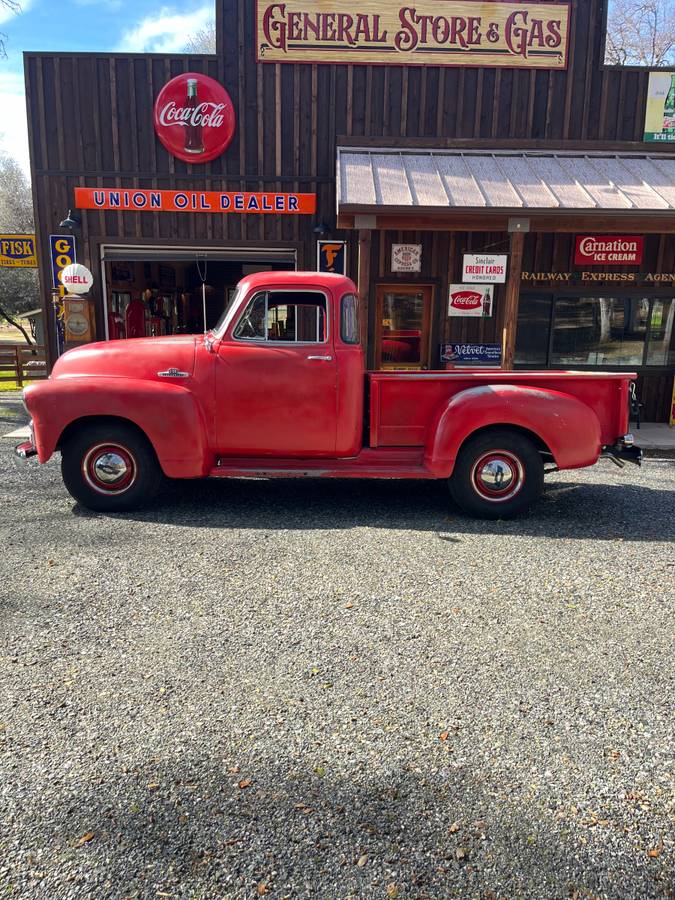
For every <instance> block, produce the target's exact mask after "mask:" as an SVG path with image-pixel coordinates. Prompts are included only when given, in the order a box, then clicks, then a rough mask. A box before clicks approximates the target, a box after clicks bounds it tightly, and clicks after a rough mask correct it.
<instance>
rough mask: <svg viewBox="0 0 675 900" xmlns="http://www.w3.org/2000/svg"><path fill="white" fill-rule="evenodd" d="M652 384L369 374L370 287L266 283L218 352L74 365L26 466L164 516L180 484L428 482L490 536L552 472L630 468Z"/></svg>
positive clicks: (82, 358)
mask: <svg viewBox="0 0 675 900" xmlns="http://www.w3.org/2000/svg"><path fill="white" fill-rule="evenodd" d="M634 377H635V376H634V375H630V374H607V373H601V374H596V373H580V372H550V371H546V372H512V371H502V370H495V369H492V370H490V369H457V370H454V371H438V372H410V371H406V372H403V371H389V372H366V370H365V365H364V353H363V349H362V347H361V343H360V339H359V310H358V298H357V293H356V288H355V286H354V283H353V282H352V281H350V280H349V279H348V278H344V277H342V276H337V275H323V274H318V273H316V272H283V273H282V272H271V273H264V274H256V275H252V276H250V277H248V278H245V279H244V280H243V281H241V283H240V284H239V286H238V290H237V293H236V296H235V299H234V301H233V303H232V304H231V306H230V308H229V309H228V310H227V312H226V313H225V314H224V315H223V317H222V319H221V321H220V323H219V324H218V325H217V327H216V328H215V329H214V330H213V331H211V332H209V333H207V334H206V335H199V336H195V335H189V336H188V335H185V336H178V337H158V338H139V339H134V340H126V341H110V342H108V343H97V344H89V345H87V346H83V347H82V348H79V349H75V350H71V351H69V352H68V353H65V354H64V355H63V356H62V357H61V358H60V359H59V360H58V362H57V363H56V365H55V366H54V369H53V371H52V373H51V376H50V378H49V379H48V380H47V381H45V382H42V383H38V384H34V385H31V386H30V387H28V388H27V389H26V390H25V392H24V401H25V404H26V407H27V409H28V411H29V413H30V415H31V417H32V429H33V432H32V433H33V438H32V440H31V441H28V442H27V443H25V444H22V445H20V446H19V447H17V453H18V454H19V455H20V456H22V457H24V458H25V457H28V456H32V455H37V457H38V459H39V460H40V462H42V463H44V462H46V461H47V460H48V459H49V458H50V457H51V456H52V454H53V453H54V452H55V451H56V450H60V451H61V468H62V474H63V480H64V482H65V484H66V487H67V488H68V490H69V491H70V493H71V494H72V496H73V497H75V499H76V500H78V501H79V502H80V503H81V504H83V505H84V506H87V507H89V508H91V509H96V510H106V511H118V510H128V509H132V508H134V507H138V506H140V505H141V504H144V503H146V502H147V501H148V500H149V499H150V498H151V497H152V495H153V494H154V493H155V491H156V490H157V488H158V487H159V485H160V482H161V479H162V477H163V476H167V477H169V478H203V477H213V478H241V477H251V476H255V477H269V478H273V477H276V478H279V477H281V478H299V477H303V478H307V477H313V478H425V479H435V480H437V481H443V482H446V483H448V484H449V486H450V492H451V494H452V497H453V498H454V500H455V502H456V503H457V504H459V506H461V507H462V508H463V509H464V510H465V511H467V512H468V513H470V514H472V515H475V516H481V517H488V518H501V517H503V518H507V517H511V516H514V515H516V514H517V513H519V512H520V511H522V510H523V509H525V508H526V507H528V506H529V505H530V504H531V503H532V502H533V501H535V500H536V499H537V498H538V497H539V496H540V494H541V493H542V490H543V482H544V473H545V471H556V470H557V469H576V468H581V467H582V466H592V465H593V464H594V463H596V462H597V460H598V458H599V457H600V456H601V455H604V456H608V457H611V458H612V459H613V460H614V461H615V462H617V463H618V464H619V465H623V461H624V460H630V461H633V462H637V463H639V462H640V461H641V458H642V454H641V452H640V450H639V449H638V448H636V447H635V446H634V444H633V439H632V437H631V436H630V435H629V434H627V432H628V426H629V404H630V393H631V382H632V379H633V378H634Z"/></svg>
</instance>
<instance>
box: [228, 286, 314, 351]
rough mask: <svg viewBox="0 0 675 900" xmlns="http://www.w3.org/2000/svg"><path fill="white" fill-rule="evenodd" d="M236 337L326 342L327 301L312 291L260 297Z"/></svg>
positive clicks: (252, 306)
mask: <svg viewBox="0 0 675 900" xmlns="http://www.w3.org/2000/svg"><path fill="white" fill-rule="evenodd" d="M234 336H235V338H237V339H239V340H245V341H277V342H278V341H283V342H289V343H305V344H318V343H323V342H324V341H325V340H326V298H325V297H324V296H323V294H317V293H314V292H312V291H266V292H264V293H261V294H256V296H255V297H254V298H253V299H252V300H251V302H250V303H249V305H248V307H247V308H246V311H245V312H244V314H243V316H242V317H241V319H240V320H239V322H238V324H237V327H236V328H235V331H234Z"/></svg>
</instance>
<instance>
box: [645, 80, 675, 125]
mask: <svg viewBox="0 0 675 900" xmlns="http://www.w3.org/2000/svg"><path fill="white" fill-rule="evenodd" d="M643 140H644V141H646V142H647V143H655V142H657V141H658V142H663V141H666V142H667V143H671V142H672V143H675V72H650V73H649V88H648V91H647V110H646V114H645V130H644V137H643Z"/></svg>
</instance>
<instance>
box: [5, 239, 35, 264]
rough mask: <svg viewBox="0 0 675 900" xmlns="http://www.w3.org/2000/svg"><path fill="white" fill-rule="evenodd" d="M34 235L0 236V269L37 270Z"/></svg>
mask: <svg viewBox="0 0 675 900" xmlns="http://www.w3.org/2000/svg"><path fill="white" fill-rule="evenodd" d="M37 267H38V263H37V253H36V250H35V235H34V234H0V268H3V269H37Z"/></svg>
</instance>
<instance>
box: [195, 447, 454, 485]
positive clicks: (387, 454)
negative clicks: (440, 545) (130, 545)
mask: <svg viewBox="0 0 675 900" xmlns="http://www.w3.org/2000/svg"><path fill="white" fill-rule="evenodd" d="M209 475H210V477H212V478H436V477H437V476H436V475H434V474H433V473H431V472H430V471H429V470H428V469H427V468H425V466H424V464H423V451H422V450H421V449H420V450H418V449H415V450H364V451H362V452H361V453H359V455H358V456H354V457H350V458H348V459H264V458H256V459H253V458H251V457H237V458H233V457H227V456H223V457H219V458H218V459H217V460H216V466H215V468H213V469H211V472H210V473H209Z"/></svg>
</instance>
